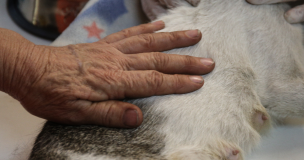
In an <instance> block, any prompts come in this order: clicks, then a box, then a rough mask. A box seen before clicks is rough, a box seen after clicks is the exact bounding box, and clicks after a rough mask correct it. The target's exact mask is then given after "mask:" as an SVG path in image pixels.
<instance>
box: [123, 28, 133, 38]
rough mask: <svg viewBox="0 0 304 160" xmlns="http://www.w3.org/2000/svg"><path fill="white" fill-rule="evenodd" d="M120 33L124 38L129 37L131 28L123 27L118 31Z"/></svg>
mask: <svg viewBox="0 0 304 160" xmlns="http://www.w3.org/2000/svg"><path fill="white" fill-rule="evenodd" d="M120 33H121V35H122V36H123V37H124V38H127V37H130V36H131V35H132V30H131V29H124V30H122V31H120Z"/></svg>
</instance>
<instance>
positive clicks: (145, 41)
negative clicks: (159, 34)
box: [138, 34, 155, 48]
mask: <svg viewBox="0 0 304 160" xmlns="http://www.w3.org/2000/svg"><path fill="white" fill-rule="evenodd" d="M138 37H139V38H140V39H141V40H142V45H143V46H144V47H146V48H155V37H154V36H153V35H152V34H142V35H139V36H138Z"/></svg>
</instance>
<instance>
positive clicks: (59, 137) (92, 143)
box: [30, 0, 304, 160]
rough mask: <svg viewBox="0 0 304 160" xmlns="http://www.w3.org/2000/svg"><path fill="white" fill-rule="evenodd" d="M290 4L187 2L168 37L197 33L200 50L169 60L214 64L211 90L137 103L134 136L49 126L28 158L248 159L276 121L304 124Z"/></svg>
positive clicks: (302, 81)
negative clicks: (140, 118)
mask: <svg viewBox="0 0 304 160" xmlns="http://www.w3.org/2000/svg"><path fill="white" fill-rule="evenodd" d="M288 8H289V7H288V6H287V5H282V4H281V5H265V6H253V5H250V4H248V3H246V2H245V1H244V0H202V2H201V3H200V5H199V6H198V7H196V8H193V7H190V6H189V5H188V4H186V3H183V2H181V4H180V7H178V8H176V9H174V10H172V11H170V13H168V14H166V15H163V16H161V17H160V18H159V20H163V21H164V22H165V23H166V28H165V29H164V30H163V31H176V30H187V29H199V30H200V31H201V32H202V34H203V38H202V40H201V41H200V42H199V44H197V45H195V46H192V47H188V48H182V49H175V50H172V51H169V52H168V53H174V54H182V55H191V56H197V57H207V58H212V59H214V60H215V62H216V68H215V69H214V71H213V72H212V73H210V74H208V75H204V76H203V77H204V79H205V85H204V87H203V88H201V89H200V90H198V91H195V92H192V93H189V94H183V95H166V96H154V97H149V98H143V99H137V100H132V101H131V102H132V103H134V104H136V105H138V106H139V107H140V108H141V109H142V110H143V113H144V118H145V119H144V122H143V124H142V125H141V126H140V127H138V128H136V129H114V128H105V127H100V126H66V125H59V124H55V123H51V122H47V123H46V125H45V126H44V128H43V130H42V132H41V133H40V134H39V136H38V138H37V140H36V142H35V146H34V148H33V150H32V153H31V156H30V159H56V160H57V159H86V160H87V159H94V160H95V159H96V160H98V159H102V160H116V159H119V160H120V159H169V160H171V159H191V160H196V159H202V160H242V159H243V157H244V155H246V154H248V153H250V151H251V150H252V149H254V148H255V147H256V145H257V144H258V143H259V141H260V135H261V134H262V133H264V132H267V131H268V130H269V129H270V128H271V126H272V122H273V123H275V122H277V121H280V120H281V119H282V118H285V117H304V64H303V63H304V48H303V34H302V32H303V30H302V26H301V25H291V24H289V23H287V22H286V21H285V19H284V17H283V14H284V12H285V11H286V10H287V9H288Z"/></svg>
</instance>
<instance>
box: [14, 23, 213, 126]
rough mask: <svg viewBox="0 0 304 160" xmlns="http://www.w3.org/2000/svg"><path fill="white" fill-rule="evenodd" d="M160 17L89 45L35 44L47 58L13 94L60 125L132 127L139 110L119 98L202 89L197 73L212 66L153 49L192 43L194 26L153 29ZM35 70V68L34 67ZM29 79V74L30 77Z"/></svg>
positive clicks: (137, 121) (138, 119) (138, 121)
mask: <svg viewBox="0 0 304 160" xmlns="http://www.w3.org/2000/svg"><path fill="white" fill-rule="evenodd" d="M162 28H164V23H163V22H162V21H157V22H154V23H150V24H144V25H140V26H137V27H132V28H129V29H126V30H123V31H121V32H118V33H115V34H112V35H109V36H108V37H106V38H104V39H103V40H101V41H99V42H96V43H90V44H77V45H70V46H66V47H57V48H56V47H48V46H36V48H35V49H34V50H33V51H41V52H42V51H43V52H44V56H43V58H46V59H47V60H41V62H46V64H45V65H44V67H40V68H36V69H37V72H38V73H39V71H41V70H42V71H43V74H42V75H39V76H38V78H36V79H37V80H36V81H35V83H33V84H31V85H30V87H28V88H27V90H28V91H29V92H28V93H27V94H25V95H24V96H21V97H20V96H19V97H20V99H19V100H20V101H21V103H22V105H23V106H24V107H25V108H26V109H27V110H28V111H29V112H31V113H32V114H34V115H36V116H39V117H42V118H45V119H48V120H51V121H54V122H59V123H65V124H97V125H103V126H110V127H123V128H132V127H137V126H139V125H140V124H141V123H142V120H143V116H142V112H141V110H140V109H139V108H138V107H137V106H135V105H133V104H130V103H127V102H122V101H117V100H120V99H124V98H138V97H148V96H153V95H163V94H172V93H175V94H180V93H186V92H191V91H194V90H197V89H199V88H201V87H202V85H203V79H202V77H201V76H190V75H174V74H175V73H179V74H198V75H202V74H206V73H208V72H210V71H211V70H212V69H213V68H214V62H213V61H212V60H211V59H204V58H198V57H190V56H182V55H173V54H172V55H170V54H165V53H161V52H158V51H164V50H169V49H173V48H176V47H186V46H190V45H194V44H196V43H197V42H199V40H200V39H201V33H200V32H198V31H197V30H191V31H178V32H172V33H153V32H154V31H156V30H160V29H162ZM35 72H36V71H35ZM33 78H34V77H33Z"/></svg>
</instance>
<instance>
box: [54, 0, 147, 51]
mask: <svg viewBox="0 0 304 160" xmlns="http://www.w3.org/2000/svg"><path fill="white" fill-rule="evenodd" d="M146 22H148V19H147V18H146V16H145V15H144V13H143V11H142V9H141V4H140V0H90V1H89V2H88V4H87V5H86V6H85V8H84V9H83V10H82V11H81V13H80V14H79V15H78V16H77V18H76V19H75V20H74V22H73V23H71V25H70V26H69V27H68V28H67V29H66V30H65V31H64V32H63V33H62V34H61V35H60V36H59V37H58V38H57V39H56V40H55V41H54V42H53V43H52V45H53V46H65V45H69V44H77V43H92V42H96V41H98V40H100V39H102V38H104V37H105V36H107V35H109V34H112V33H115V32H118V31H121V30H122V29H125V28H129V27H132V26H136V25H139V24H142V23H146Z"/></svg>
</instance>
